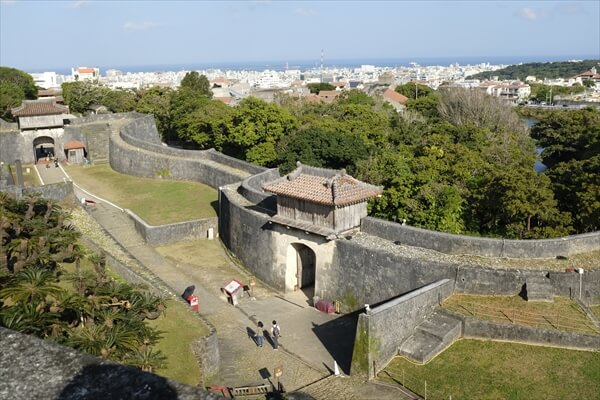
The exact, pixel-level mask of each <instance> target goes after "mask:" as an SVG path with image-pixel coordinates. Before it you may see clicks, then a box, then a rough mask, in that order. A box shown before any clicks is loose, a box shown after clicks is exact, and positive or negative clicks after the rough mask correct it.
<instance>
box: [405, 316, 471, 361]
mask: <svg viewBox="0 0 600 400" xmlns="http://www.w3.org/2000/svg"><path fill="white" fill-rule="evenodd" d="M461 333H462V332H461V321H460V320H459V319H457V318H454V317H452V316H450V315H448V314H445V313H442V312H440V311H439V310H438V311H436V312H434V313H433V314H432V315H431V317H429V318H428V319H426V320H425V321H424V322H423V323H422V324H421V325H419V326H417V327H416V329H415V333H414V334H413V335H412V336H411V337H409V338H408V339H407V340H406V341H405V342H404V343H403V344H402V346H400V349H399V353H400V354H402V355H404V356H405V357H407V358H409V359H410V360H412V361H415V362H417V363H419V364H425V363H427V362H429V361H430V360H431V359H432V358H434V357H435V356H436V355H438V354H439V353H441V352H442V351H444V350H445V349H446V348H448V347H450V345H452V343H454V342H455V341H456V340H457V339H458V338H460V336H461Z"/></svg>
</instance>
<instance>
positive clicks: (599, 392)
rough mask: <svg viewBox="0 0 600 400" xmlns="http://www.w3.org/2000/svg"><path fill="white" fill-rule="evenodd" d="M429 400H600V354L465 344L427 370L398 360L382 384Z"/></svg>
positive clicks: (460, 343)
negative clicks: (402, 386) (391, 384)
mask: <svg viewBox="0 0 600 400" xmlns="http://www.w3.org/2000/svg"><path fill="white" fill-rule="evenodd" d="M403 374H404V379H405V382H406V386H407V387H408V388H410V389H411V390H413V391H414V392H416V393H418V394H421V395H424V394H425V383H424V382H425V381H427V398H428V399H448V398H450V396H452V398H453V399H482V400H483V399H514V400H517V399H527V400H529V399H532V400H533V399H544V400H546V399H587V400H592V399H600V353H598V352H586V351H574V350H565V349H557V348H551V347H541V346H528V345H523V344H516V343H502V342H492V341H477V340H459V341H458V342H456V343H454V344H453V345H452V346H451V347H450V348H449V349H448V350H446V351H445V352H443V353H442V354H440V355H439V356H437V357H436V358H434V359H433V360H432V361H430V362H429V363H428V364H427V365H415V364H413V363H411V362H409V361H407V360H406V359H405V358H401V357H397V358H395V359H394V360H392V362H391V363H390V364H389V365H388V366H387V368H386V369H385V370H384V371H382V372H381V373H379V380H382V381H386V382H395V383H397V384H401V383H402V379H403Z"/></svg>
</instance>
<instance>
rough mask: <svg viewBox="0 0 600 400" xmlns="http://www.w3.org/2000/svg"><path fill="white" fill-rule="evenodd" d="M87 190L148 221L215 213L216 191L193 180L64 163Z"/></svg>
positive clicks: (153, 222) (166, 220)
mask: <svg viewBox="0 0 600 400" xmlns="http://www.w3.org/2000/svg"><path fill="white" fill-rule="evenodd" d="M66 170H67V172H68V173H69V175H70V176H71V178H73V180H74V181H75V182H76V183H77V184H78V185H79V186H81V187H83V188H84V189H86V190H87V191H89V192H91V193H93V194H95V195H97V196H100V197H102V198H105V199H107V200H110V201H111V202H113V203H116V204H118V205H119V206H120V207H123V208H128V209H130V210H131V211H133V212H134V213H136V214H137V215H139V216H140V217H141V218H142V219H144V221H146V222H147V223H148V224H150V225H162V224H170V223H174V222H182V221H188V220H192V219H201V218H210V217H215V216H216V212H215V210H214V208H213V204H212V203H216V201H217V197H218V193H217V191H216V190H214V189H213V188H211V187H209V186H206V185H202V184H200V183H196V182H187V181H185V182H184V181H170V180H165V179H149V178H138V177H134V176H129V175H123V174H120V173H118V172H115V171H113V170H112V169H111V168H110V165H108V164H100V165H92V166H85V167H83V166H78V165H70V166H67V167H66Z"/></svg>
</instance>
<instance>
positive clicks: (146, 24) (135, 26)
mask: <svg viewBox="0 0 600 400" xmlns="http://www.w3.org/2000/svg"><path fill="white" fill-rule="evenodd" d="M159 26H162V24H161V23H159V22H155V21H143V22H131V21H129V22H126V23H125V25H123V29H124V30H125V31H127V32H133V31H147V30H148V29H154V28H158V27H159Z"/></svg>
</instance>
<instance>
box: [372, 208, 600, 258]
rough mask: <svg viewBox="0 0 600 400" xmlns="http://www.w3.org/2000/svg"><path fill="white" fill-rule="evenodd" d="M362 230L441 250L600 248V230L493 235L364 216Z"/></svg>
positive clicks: (550, 253) (530, 254) (543, 254)
mask: <svg viewBox="0 0 600 400" xmlns="http://www.w3.org/2000/svg"><path fill="white" fill-rule="evenodd" d="M361 231H362V232H365V233H368V234H370V235H374V236H378V237H381V238H383V239H386V240H390V241H393V242H400V243H402V244H406V245H409V246H416V247H424V248H427V249H432V250H436V251H439V252H441V253H446V254H473V255H479V256H485V257H509V258H555V257H556V256H570V255H573V254H578V253H586V252H590V251H595V250H599V249H600V232H592V233H585V234H581V235H574V236H566V237H562V238H557V239H543V240H509V239H489V238H481V237H472V236H464V235H453V234H450V233H443V232H435V231H430V230H426V229H421V228H415V227H412V226H406V225H401V224H399V223H394V222H389V221H384V220H380V219H377V218H371V217H367V218H363V219H362V221H361Z"/></svg>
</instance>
